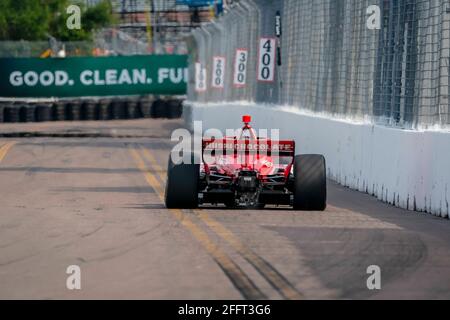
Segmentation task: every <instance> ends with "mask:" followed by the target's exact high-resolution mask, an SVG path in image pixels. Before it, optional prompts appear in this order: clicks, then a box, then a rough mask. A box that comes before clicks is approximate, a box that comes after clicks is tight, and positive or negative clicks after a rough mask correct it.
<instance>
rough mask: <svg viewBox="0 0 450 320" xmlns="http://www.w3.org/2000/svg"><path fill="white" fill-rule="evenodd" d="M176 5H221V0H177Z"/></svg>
mask: <svg viewBox="0 0 450 320" xmlns="http://www.w3.org/2000/svg"><path fill="white" fill-rule="evenodd" d="M176 4H177V5H185V6H189V7H209V6H212V5H215V4H217V5H219V6H222V4H223V1H222V0H177V1H176Z"/></svg>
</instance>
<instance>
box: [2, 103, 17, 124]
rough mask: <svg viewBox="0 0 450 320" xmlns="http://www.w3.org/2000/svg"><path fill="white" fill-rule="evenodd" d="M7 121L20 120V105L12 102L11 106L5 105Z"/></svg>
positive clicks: (5, 119) (14, 121)
mask: <svg viewBox="0 0 450 320" xmlns="http://www.w3.org/2000/svg"><path fill="white" fill-rule="evenodd" d="M4 114H5V118H4V121H5V122H12V123H16V122H19V106H18V105H15V104H10V105H9V106H6V107H5V110H4Z"/></svg>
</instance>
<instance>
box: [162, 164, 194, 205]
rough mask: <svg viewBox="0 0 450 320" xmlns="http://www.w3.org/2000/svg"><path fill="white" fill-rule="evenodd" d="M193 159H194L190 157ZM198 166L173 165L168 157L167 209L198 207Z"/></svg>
mask: <svg viewBox="0 0 450 320" xmlns="http://www.w3.org/2000/svg"><path fill="white" fill-rule="evenodd" d="M191 158H192V159H194V157H191ZM199 173H200V165H199V164H184V163H182V164H174V163H173V162H172V158H171V157H169V165H168V168H167V183H166V192H165V197H164V198H165V203H166V207H167V208H169V209H195V208H197V207H198V184H199Z"/></svg>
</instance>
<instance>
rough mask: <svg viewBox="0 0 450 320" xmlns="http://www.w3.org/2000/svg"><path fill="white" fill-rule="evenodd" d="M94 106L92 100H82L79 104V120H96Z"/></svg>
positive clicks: (95, 104) (94, 103)
mask: <svg viewBox="0 0 450 320" xmlns="http://www.w3.org/2000/svg"><path fill="white" fill-rule="evenodd" d="M96 106H97V103H96V102H95V101H94V100H86V101H84V102H83V103H82V105H81V112H80V117H81V120H85V121H92V120H96V117H97V116H96V115H97V110H96Z"/></svg>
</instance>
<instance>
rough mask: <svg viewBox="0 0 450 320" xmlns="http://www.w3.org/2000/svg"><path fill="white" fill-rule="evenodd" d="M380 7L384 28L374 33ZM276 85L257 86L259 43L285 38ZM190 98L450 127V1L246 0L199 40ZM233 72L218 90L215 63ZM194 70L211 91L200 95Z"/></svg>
mask: <svg viewBox="0 0 450 320" xmlns="http://www.w3.org/2000/svg"><path fill="white" fill-rule="evenodd" d="M373 5H375V6H377V7H378V8H379V10H380V11H379V12H380V15H379V18H380V19H379V21H380V28H376V29H373V28H369V27H368V25H367V23H368V20H369V18H371V17H372V18H373V17H375V20H374V21H377V20H376V18H377V15H376V11H372V12H370V13H368V12H367V10H368V8H369V6H373ZM277 13H279V14H280V17H281V23H282V35H280V37H279V38H278V39H277V45H278V46H279V48H280V51H279V53H280V56H279V57H278V59H277V60H278V61H277V63H276V64H275V66H274V67H275V77H274V81H273V82H263V81H258V80H257V72H258V61H257V60H258V59H260V55H259V53H258V48H259V39H260V38H261V37H276V31H275V29H276V28H275V25H276V23H275V19H276V16H277ZM189 43H190V47H191V48H190V49H191V53H192V54H191V59H192V61H191V62H192V63H191V64H190V65H191V66H192V67H191V69H192V70H191V72H190V74H191V75H192V76H191V80H190V81H191V85H190V86H189V87H190V88H189V98H190V100H193V101H195V100H197V101H203V102H218V101H237V100H245V101H255V102H258V103H272V104H274V105H290V106H294V107H297V108H300V109H307V110H312V111H314V112H324V113H328V114H331V115H336V116H343V117H348V118H369V119H372V120H373V121H375V122H378V123H383V124H387V125H392V126H399V127H406V128H417V127H429V126H434V125H439V126H443V127H446V126H448V125H450V116H449V114H450V106H449V100H448V96H449V57H450V4H449V2H448V1H445V0H395V1H394V0H390V1H389V0H243V1H240V2H239V3H238V4H237V5H236V6H234V8H233V9H232V10H231V11H230V12H229V13H228V14H227V15H225V16H223V17H221V18H219V19H218V20H216V21H215V22H213V23H211V24H208V25H206V26H204V27H202V28H199V29H196V30H195V31H194V32H193V33H192V37H191V39H190V41H189ZM238 48H246V49H248V62H247V63H248V67H247V70H246V73H247V80H246V83H245V86H238V87H236V86H234V85H233V79H234V72H235V68H234V66H233V65H234V61H235V55H236V50H237V49H238ZM215 56H223V57H225V59H226V60H225V61H226V64H227V67H226V69H225V79H224V86H223V89H213V88H211V81H210V80H211V77H212V71H213V70H212V63H213V57H215ZM195 63H200V64H201V67H202V68H206V76H207V82H206V83H207V85H208V88H207V90H206V91H204V92H197V91H196V90H195V74H196V73H195V68H194V66H195Z"/></svg>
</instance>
